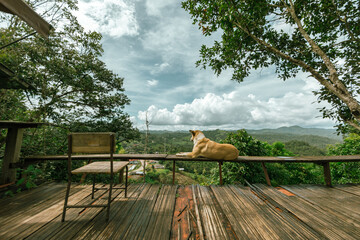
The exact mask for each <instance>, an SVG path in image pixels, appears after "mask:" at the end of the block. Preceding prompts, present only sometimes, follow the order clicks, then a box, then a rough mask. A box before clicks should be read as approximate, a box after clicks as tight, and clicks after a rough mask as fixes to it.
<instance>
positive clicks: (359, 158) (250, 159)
mask: <svg viewBox="0 0 360 240" xmlns="http://www.w3.org/2000/svg"><path fill="white" fill-rule="evenodd" d="M105 158H106V156H104V155H101V154H93V155H86V156H85V155H77V156H74V157H73V159H74V160H85V159H105ZM66 159H67V156H66V155H56V156H29V157H25V158H24V159H23V162H22V163H20V164H17V165H10V167H12V168H14V167H21V166H26V165H28V164H31V163H35V162H41V161H46V160H66ZM114 159H115V160H120V161H128V160H129V159H143V160H164V161H172V162H173V184H174V183H175V162H176V161H212V162H218V163H219V173H220V176H219V177H220V184H222V168H221V165H222V163H223V162H224V161H219V160H212V159H207V158H201V157H200V158H186V157H178V156H176V155H167V154H114ZM227 162H239V163H259V164H261V165H262V167H263V170H264V174H265V179H266V181H267V184H268V185H269V186H270V185H271V182H270V177H269V174H268V171H267V169H266V164H271V163H315V164H319V165H322V166H323V168H324V179H325V184H326V185H327V186H331V173H330V163H331V162H360V155H347V156H306V157H268V156H260V157H259V156H239V157H238V158H237V159H235V160H229V161H227Z"/></svg>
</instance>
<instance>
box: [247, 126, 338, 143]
mask: <svg viewBox="0 0 360 240" xmlns="http://www.w3.org/2000/svg"><path fill="white" fill-rule="evenodd" d="M246 131H247V132H248V133H249V134H251V135H253V134H255V135H269V134H276V135H277V134H287V135H314V136H321V137H326V138H331V139H335V140H337V141H342V137H341V136H339V135H337V134H336V131H335V130H334V129H324V128H303V127H299V126H291V127H280V128H276V129H261V130H246Z"/></svg>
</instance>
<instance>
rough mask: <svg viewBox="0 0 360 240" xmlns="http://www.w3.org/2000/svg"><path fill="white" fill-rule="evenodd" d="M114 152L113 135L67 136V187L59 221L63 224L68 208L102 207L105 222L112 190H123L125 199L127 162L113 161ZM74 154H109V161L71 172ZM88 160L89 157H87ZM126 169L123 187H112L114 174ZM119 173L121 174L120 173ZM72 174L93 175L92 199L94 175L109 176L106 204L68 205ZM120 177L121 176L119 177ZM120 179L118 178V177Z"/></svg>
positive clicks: (107, 216)
mask: <svg viewBox="0 0 360 240" xmlns="http://www.w3.org/2000/svg"><path fill="white" fill-rule="evenodd" d="M114 152H115V133H71V134H69V135H68V185H67V189H66V195H65V202H64V209H63V215H62V219H61V221H62V222H64V220H65V215H66V210H67V209H68V208H88V207H104V208H107V212H106V221H108V220H109V215H110V203H111V201H112V199H111V193H112V189H125V198H126V197H127V186H128V182H127V177H128V166H127V165H128V164H129V162H117V161H115V162H114V161H113V154H114ZM74 153H83V154H84V153H86V154H99V153H100V154H109V159H110V161H101V162H92V163H89V164H87V165H85V166H83V167H80V168H77V169H75V170H71V157H72V155H73V154H74ZM89 158H91V156H90V155H89ZM124 168H126V178H125V187H121V188H120V187H113V181H114V174H116V173H119V175H121V174H122V173H123V169H124ZM120 172H121V173H120ZM73 174H93V186H92V193H91V198H92V199H94V190H95V177H96V174H110V186H109V188H106V190H107V191H109V198H108V203H107V204H97V205H96V204H93V203H94V202H95V201H96V200H98V199H99V198H97V199H94V200H93V201H92V202H91V203H90V204H88V205H68V198H69V193H70V187H71V178H72V175H73ZM121 176H122V175H121ZM119 177H120V176H119Z"/></svg>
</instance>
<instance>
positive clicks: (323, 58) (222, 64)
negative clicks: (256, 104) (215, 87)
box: [182, 0, 360, 130]
mask: <svg viewBox="0 0 360 240" xmlns="http://www.w3.org/2000/svg"><path fill="white" fill-rule="evenodd" d="M292 2H293V4H294V5H290V3H288V1H272V0H258V1H253V0H244V1H224V0H215V1H213V0H211V1H210V0H187V1H184V2H182V7H183V8H184V9H185V10H186V11H188V12H189V14H190V15H191V18H193V19H194V24H198V25H199V29H200V30H201V31H202V32H203V34H204V35H205V36H209V35H211V34H212V33H214V32H221V33H222V39H221V41H220V42H216V41H215V42H214V44H213V46H202V47H201V50H200V56H201V59H200V60H199V61H197V63H196V65H197V66H201V67H203V68H206V67H207V66H209V67H211V68H212V69H213V71H214V73H215V74H217V75H219V74H221V72H222V71H223V70H225V69H227V68H232V69H233V70H234V71H233V72H234V73H233V76H232V79H233V80H236V81H238V82H241V81H243V79H244V78H246V77H247V76H248V75H249V74H250V71H251V69H258V68H264V67H269V66H271V65H274V66H276V73H277V74H278V77H279V78H280V79H282V80H287V79H289V78H293V77H295V76H296V75H297V74H298V72H299V71H300V70H302V71H305V72H308V73H310V74H311V76H313V77H314V78H316V79H317V80H318V81H319V82H320V83H321V84H323V86H324V88H323V89H321V90H320V91H318V92H317V93H316V94H317V95H318V97H319V101H327V102H329V103H330V104H331V105H332V107H331V108H330V109H327V110H326V111H323V116H324V117H328V118H333V119H335V120H338V121H339V122H340V123H341V122H343V123H345V125H347V124H348V123H349V122H348V121H351V122H352V123H353V124H352V126H356V127H357V129H359V130H360V124H359V122H360V114H358V112H360V104H359V102H358V101H356V100H355V101H352V100H348V99H355V98H356V96H357V95H358V94H359V92H360V85H359V79H360V66H359V62H360V55H359V54H358V53H359V50H360V37H359V36H360V28H359V26H360V24H359V18H360V11H359V1H358V0H350V1H344V0H315V1H309V0H297V1H292ZM319 49H320V50H319ZM333 66H335V69H334V68H333ZM334 71H335V73H334ZM332 85H333V86H335V87H332ZM340 85H345V89H346V90H345V89H344V88H341V87H338V86H340ZM347 91H348V92H347ZM339 100H340V101H339ZM350 106H351V108H352V110H350V109H349V108H350ZM354 106H355V107H354ZM344 107H345V108H347V109H348V110H347V111H348V112H349V113H350V115H349V116H345V115H342V114H341V113H342V112H344V110H341V111H340V109H342V108H344ZM350 125H351V124H350ZM339 126H340V127H343V124H340V125H339ZM342 129H348V128H346V127H343V128H342Z"/></svg>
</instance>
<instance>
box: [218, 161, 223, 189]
mask: <svg viewBox="0 0 360 240" xmlns="http://www.w3.org/2000/svg"><path fill="white" fill-rule="evenodd" d="M222 164H223V162H222V161H219V177H220V185H223V178H222V169H221V165H222Z"/></svg>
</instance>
